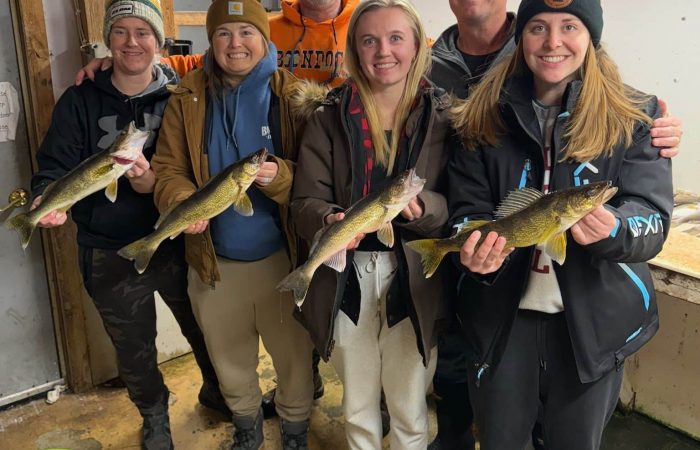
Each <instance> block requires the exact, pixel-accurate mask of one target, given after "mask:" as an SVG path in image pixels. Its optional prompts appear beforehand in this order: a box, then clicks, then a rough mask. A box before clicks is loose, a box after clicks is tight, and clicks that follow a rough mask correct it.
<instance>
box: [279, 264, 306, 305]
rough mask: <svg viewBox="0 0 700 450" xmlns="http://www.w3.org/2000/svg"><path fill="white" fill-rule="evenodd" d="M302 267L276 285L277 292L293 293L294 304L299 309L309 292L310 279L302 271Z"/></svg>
mask: <svg viewBox="0 0 700 450" xmlns="http://www.w3.org/2000/svg"><path fill="white" fill-rule="evenodd" d="M303 267H304V266H301V267H298V268H297V269H296V270H294V271H293V272H292V273H290V274H289V275H287V276H286V277H284V279H283V280H282V281H280V283H279V284H278V285H277V290H279V291H293V292H294V303H296V305H297V306H298V307H301V305H302V304H303V303H304V299H305V298H306V293H307V292H308V290H309V284H311V278H309V277H308V276H307V275H306V274H305V273H304V272H303V271H302V268H303Z"/></svg>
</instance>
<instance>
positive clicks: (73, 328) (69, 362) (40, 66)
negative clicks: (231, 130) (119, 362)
mask: <svg viewBox="0 0 700 450" xmlns="http://www.w3.org/2000/svg"><path fill="white" fill-rule="evenodd" d="M77 4H78V7H79V8H81V12H82V14H81V19H82V21H83V23H82V25H83V29H84V30H85V33H86V37H87V41H88V42H101V41H102V23H103V18H104V0H78V2H77ZM161 6H162V9H163V19H164V20H163V22H164V28H165V34H166V36H168V37H170V36H172V37H174V36H175V33H176V28H175V20H174V15H173V0H161ZM10 11H11V14H12V18H13V27H14V35H15V42H16V46H17V60H18V65H19V74H20V80H21V84H22V99H23V106H24V113H25V118H26V122H27V134H28V138H29V152H30V157H31V167H32V172H36V171H37V162H36V153H37V150H38V149H39V145H40V144H41V142H42V140H43V139H44V136H45V135H46V132H47V130H48V128H49V125H50V124H51V114H52V111H53V107H54V105H55V99H54V93H53V84H52V78H51V62H50V55H49V45H48V36H47V33H46V24H45V19H44V17H45V16H44V6H43V2H42V0H10ZM85 43H86V42H81V44H85ZM75 234H76V230H75V225H74V224H73V223H72V222H71V223H70V224H69V225H64V226H62V227H58V228H54V229H51V230H46V229H42V232H41V237H42V245H43V249H44V260H45V265H46V274H47V281H48V288H49V296H50V299H51V308H52V312H53V321H54V326H55V330H56V342H57V347H58V349H57V350H58V357H59V365H60V369H61V374H62V375H63V377H64V379H65V380H66V382H67V383H68V386H69V388H70V389H71V390H73V391H74V392H82V391H85V390H87V389H89V388H91V387H93V378H92V372H91V368H90V360H89V352H88V337H87V336H88V335H87V328H86V323H85V311H84V309H83V305H86V304H88V303H87V302H90V301H91V300H90V298H89V296H88V295H87V293H86V292H85V289H84V288H83V281H82V276H81V275H80V271H79V269H78V251H77V245H76V241H75Z"/></svg>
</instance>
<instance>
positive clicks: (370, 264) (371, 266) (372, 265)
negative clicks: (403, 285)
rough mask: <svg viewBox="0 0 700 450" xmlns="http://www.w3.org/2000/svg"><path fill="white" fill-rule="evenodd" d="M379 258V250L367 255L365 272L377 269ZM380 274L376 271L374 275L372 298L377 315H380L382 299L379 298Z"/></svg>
mask: <svg viewBox="0 0 700 450" xmlns="http://www.w3.org/2000/svg"><path fill="white" fill-rule="evenodd" d="M378 260H379V252H372V253H371V254H370V256H369V261H367V264H365V271H367V273H372V272H375V271H377V269H378V268H380V267H381V266H380V265H379V264H377V261H378ZM381 276H382V274H381V273H377V274H376V275H375V276H374V298H376V299H377V316H381V315H382V299H381V286H380V279H381Z"/></svg>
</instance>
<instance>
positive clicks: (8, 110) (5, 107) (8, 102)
mask: <svg viewBox="0 0 700 450" xmlns="http://www.w3.org/2000/svg"><path fill="white" fill-rule="evenodd" d="M18 119H19V97H18V95H17V90H16V89H15V87H14V86H13V85H12V84H11V83H10V82H8V81H0V142H7V141H14V140H15V132H16V131H17V121H18Z"/></svg>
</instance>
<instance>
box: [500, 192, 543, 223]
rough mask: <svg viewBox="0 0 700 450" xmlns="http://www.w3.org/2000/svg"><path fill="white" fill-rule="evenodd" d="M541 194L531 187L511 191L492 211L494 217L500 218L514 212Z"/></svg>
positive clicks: (533, 201)
mask: <svg viewBox="0 0 700 450" xmlns="http://www.w3.org/2000/svg"><path fill="white" fill-rule="evenodd" d="M543 196H544V194H543V193H542V192H540V191H538V190H537V189H533V188H523V189H519V190H517V191H512V192H510V193H509V194H508V195H507V196H506V198H505V199H503V201H502V202H501V204H500V205H498V208H497V209H496V211H495V212H494V217H495V218H496V219H502V218H504V217H508V216H510V215H512V214H515V213H516V212H518V211H522V210H523V209H525V208H527V207H528V206H530V205H532V204H533V203H535V202H536V201H537V200H539V199H540V198H542V197H543Z"/></svg>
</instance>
